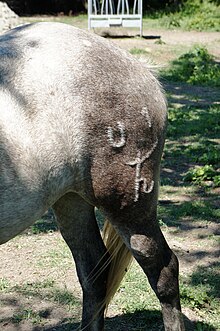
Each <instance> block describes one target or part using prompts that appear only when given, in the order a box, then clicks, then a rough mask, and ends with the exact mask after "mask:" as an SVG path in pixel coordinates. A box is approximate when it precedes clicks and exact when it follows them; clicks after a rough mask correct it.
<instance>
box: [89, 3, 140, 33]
mask: <svg viewBox="0 0 220 331" xmlns="http://www.w3.org/2000/svg"><path fill="white" fill-rule="evenodd" d="M111 26H122V27H125V28H128V27H129V28H130V27H138V28H139V29H140V36H142V34H143V28H142V0H133V3H132V6H131V5H130V6H129V3H128V0H88V29H91V28H106V27H108V28H109V27H111Z"/></svg>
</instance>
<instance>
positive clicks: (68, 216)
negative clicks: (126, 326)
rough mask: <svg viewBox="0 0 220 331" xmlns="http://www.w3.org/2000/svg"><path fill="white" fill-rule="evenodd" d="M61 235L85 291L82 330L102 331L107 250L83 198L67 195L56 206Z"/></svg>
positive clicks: (90, 208) (90, 207)
mask: <svg viewBox="0 0 220 331" xmlns="http://www.w3.org/2000/svg"><path fill="white" fill-rule="evenodd" d="M53 207H54V210H55V212H56V215H57V219H58V224H59V227H60V230H61V234H62V236H63V238H64V240H65V241H66V243H67V245H68V246H69V248H70V250H71V252H72V255H73V257H74V260H75V263H76V269H77V274H78V277H79V281H80V284H81V286H82V290H83V312H82V324H81V329H82V330H86V331H101V330H103V327H104V308H105V307H104V306H103V302H104V300H105V295H106V282H107V273H108V268H106V267H105V263H106V261H107V259H108V254H107V253H106V248H105V246H104V243H103V241H102V238H101V235H100V231H99V228H98V226H97V222H96V219H95V215H94V207H93V206H91V205H89V204H87V202H85V200H83V199H82V198H81V197H80V196H78V195H76V194H74V193H68V194H66V195H65V196H64V197H62V198H61V199H60V200H59V201H57V202H56V203H55V205H54V206H53Z"/></svg>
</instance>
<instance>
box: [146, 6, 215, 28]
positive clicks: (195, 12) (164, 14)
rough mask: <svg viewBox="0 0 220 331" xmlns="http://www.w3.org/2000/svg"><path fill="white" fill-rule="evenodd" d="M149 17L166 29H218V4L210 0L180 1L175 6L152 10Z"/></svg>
mask: <svg viewBox="0 0 220 331" xmlns="http://www.w3.org/2000/svg"><path fill="white" fill-rule="evenodd" d="M151 17H152V18H154V19H159V20H160V21H159V24H160V26H162V27H164V28H167V29H178V28H179V29H183V30H196V31H220V6H219V3H217V2H215V1H212V0H186V1H181V2H179V5H177V6H175V7H174V6H167V7H166V8H165V10H160V11H156V12H155V11H154V12H153V13H151Z"/></svg>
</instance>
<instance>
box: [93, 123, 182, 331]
mask: <svg viewBox="0 0 220 331" xmlns="http://www.w3.org/2000/svg"><path fill="white" fill-rule="evenodd" d="M136 123H138V120H136ZM149 131H150V130H149ZM136 132H138V129H137V130H136ZM126 134H127V137H129V132H128V131H127V132H126ZM146 137H147V138H145V139H148V150H145V151H141V152H139V151H138V152H137V157H136V159H135V158H134V157H133V160H134V161H130V162H129V159H128V157H129V154H130V155H131V152H132V154H133V153H135V148H137V149H138V147H139V145H138V142H137V143H136V142H132V141H131V143H130V144H126V145H124V146H123V148H121V147H117V146H116V147H115V146H113V147H114V148H112V152H110V151H109V150H108V149H107V148H106V150H107V153H106V155H103V154H102V157H100V156H99V155H98V153H96V154H95V156H94V160H93V164H92V170H91V175H92V180H93V189H94V195H95V197H96V199H97V205H98V206H99V208H100V209H101V210H102V212H103V213H104V214H105V216H106V217H107V218H108V220H109V221H110V223H111V224H112V225H113V226H114V228H115V229H116V231H117V233H118V234H119V235H120V236H121V238H122V239H123V241H124V242H125V244H126V246H127V247H128V249H129V250H130V251H131V253H132V255H133V256H134V257H135V259H136V260H137V262H138V263H139V265H140V266H141V268H142V269H143V271H144V272H145V274H146V276H147V277H148V280H149V282H150V285H151V287H152V288H153V290H154V292H155V293H156V295H157V297H158V299H159V301H160V304H161V307H162V313H163V320H164V325H165V330H166V331H183V330H184V325H183V321H182V314H181V308H180V299H179V287H178V261H177V258H176V256H175V255H174V253H173V252H172V250H171V249H170V248H169V246H168V244H167V242H166V240H165V238H164V236H163V234H162V232H161V230H160V228H159V225H158V222H157V219H156V218H157V196H158V178H159V168H160V158H161V153H162V148H163V140H164V134H163V131H161V132H160V134H158V135H157V136H155V134H152V138H151V136H150V132H148V135H147V136H146ZM127 139H128V138H127ZM140 139H141V138H140ZM100 140H101V139H100ZM152 140H153V141H154V142H155V143H154V142H153V143H152V144H151V146H149V142H150V141H152ZM132 143H133V146H132ZM136 146H137V147H136ZM116 148H117V151H116ZM103 150H104V149H103ZM103 150H102V151H103ZM142 155H143V156H142ZM129 158H131V156H130V157H129ZM109 159H110V161H109ZM131 160H132V159H131ZM109 282H110V281H108V283H109Z"/></svg>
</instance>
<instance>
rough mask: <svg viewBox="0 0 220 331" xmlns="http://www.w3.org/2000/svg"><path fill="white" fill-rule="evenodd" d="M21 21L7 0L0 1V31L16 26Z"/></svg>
mask: <svg viewBox="0 0 220 331" xmlns="http://www.w3.org/2000/svg"><path fill="white" fill-rule="evenodd" d="M20 23H21V22H20V20H19V17H18V15H17V14H15V13H14V12H13V11H12V10H11V9H10V8H9V7H8V5H7V3H5V2H0V33H2V32H5V31H7V30H9V29H12V28H14V27H15V26H17V25H19V24H20Z"/></svg>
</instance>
